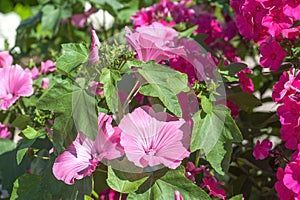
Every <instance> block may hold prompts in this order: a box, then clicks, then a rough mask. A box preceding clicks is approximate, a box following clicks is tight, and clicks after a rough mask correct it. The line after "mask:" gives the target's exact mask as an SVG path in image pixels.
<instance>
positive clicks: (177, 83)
mask: <svg viewBox="0 0 300 200" xmlns="http://www.w3.org/2000/svg"><path fill="white" fill-rule="evenodd" d="M137 71H138V73H139V74H140V75H141V76H143V77H144V78H145V79H146V81H147V83H150V84H154V85H156V84H158V85H162V86H164V87H166V88H169V89H170V90H171V91H172V92H173V93H175V94H179V93H180V92H188V91H189V90H190V88H189V87H188V78H187V75H186V74H183V73H180V72H179V71H176V70H173V69H171V68H169V67H166V66H163V65H159V64H155V63H152V62H150V63H146V64H143V65H141V67H140V68H138V69H137Z"/></svg>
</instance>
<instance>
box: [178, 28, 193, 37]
mask: <svg viewBox="0 0 300 200" xmlns="http://www.w3.org/2000/svg"><path fill="white" fill-rule="evenodd" d="M197 28H198V25H196V26H192V27H191V28H189V29H187V30H185V31H183V32H179V34H178V38H190V37H191V35H192V34H193V33H194V31H195V30H196V29H197Z"/></svg>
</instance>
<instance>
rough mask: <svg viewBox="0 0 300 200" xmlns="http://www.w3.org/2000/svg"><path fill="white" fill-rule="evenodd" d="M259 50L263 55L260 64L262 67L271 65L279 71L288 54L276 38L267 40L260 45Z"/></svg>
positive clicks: (271, 67)
mask: <svg viewBox="0 0 300 200" xmlns="http://www.w3.org/2000/svg"><path fill="white" fill-rule="evenodd" d="M259 51H260V53H261V55H262V57H261V58H260V64H261V66H262V67H269V68H270V70H272V71H277V70H278V68H279V67H280V65H281V63H282V61H283V60H284V58H285V56H286V52H285V51H284V49H283V48H282V47H281V46H280V44H279V43H278V42H277V41H275V40H267V41H266V42H263V43H262V44H261V45H260V48H259Z"/></svg>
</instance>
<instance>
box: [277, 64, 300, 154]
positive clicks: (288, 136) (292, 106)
mask: <svg viewBox="0 0 300 200" xmlns="http://www.w3.org/2000/svg"><path fill="white" fill-rule="evenodd" d="M299 91H300V76H299V71H296V70H295V69H290V71H289V72H284V73H283V74H282V75H281V77H280V80H279V82H278V83H276V84H275V85H274V87H273V95H272V97H273V100H274V101H275V102H277V103H282V105H281V106H280V107H279V108H278V110H277V114H278V116H279V117H280V122H281V124H282V127H281V129H280V132H281V138H282V140H283V141H286V143H285V146H286V147H287V148H289V149H296V148H297V144H298V143H299V141H300V132H299V131H300V129H299V119H300V114H299V110H300V99H299Z"/></svg>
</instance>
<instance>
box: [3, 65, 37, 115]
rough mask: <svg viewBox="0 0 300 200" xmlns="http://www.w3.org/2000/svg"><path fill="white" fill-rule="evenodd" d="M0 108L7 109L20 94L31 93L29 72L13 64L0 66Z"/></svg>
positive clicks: (28, 94) (27, 94) (26, 94)
mask: <svg viewBox="0 0 300 200" xmlns="http://www.w3.org/2000/svg"><path fill="white" fill-rule="evenodd" d="M0 77H1V79H0V108H1V109H3V110H7V109H8V108H9V107H10V106H11V105H12V104H13V103H15V102H16V100H17V99H18V98H19V97H21V96H26V97H28V96H31V95H32V94H33V87H32V78H31V74H30V73H28V72H26V71H25V70H24V69H22V67H21V66H19V65H15V66H10V67H5V68H0Z"/></svg>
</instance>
